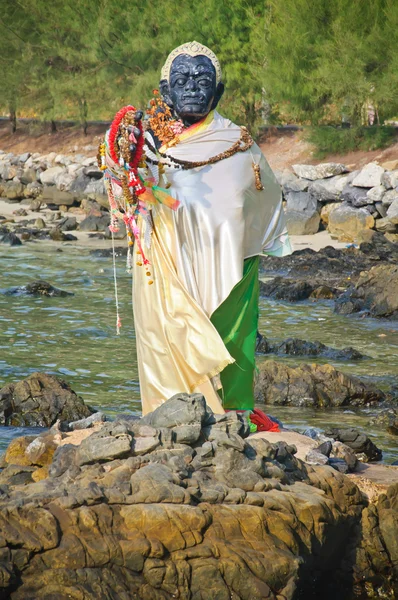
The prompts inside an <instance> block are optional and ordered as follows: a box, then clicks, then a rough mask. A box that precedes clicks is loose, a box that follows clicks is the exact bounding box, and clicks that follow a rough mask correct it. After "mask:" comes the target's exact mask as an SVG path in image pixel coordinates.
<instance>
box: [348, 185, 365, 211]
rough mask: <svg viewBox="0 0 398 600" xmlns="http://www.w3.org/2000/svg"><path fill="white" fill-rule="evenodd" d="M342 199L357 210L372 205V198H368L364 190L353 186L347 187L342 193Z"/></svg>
mask: <svg viewBox="0 0 398 600" xmlns="http://www.w3.org/2000/svg"><path fill="white" fill-rule="evenodd" d="M341 199H342V200H343V202H348V204H352V206H355V208H360V207H361V206H366V205H367V204H369V203H370V201H371V200H370V198H369V197H368V192H367V190H366V189H364V188H360V187H353V186H352V185H346V186H345V188H344V189H343V191H342V193H341Z"/></svg>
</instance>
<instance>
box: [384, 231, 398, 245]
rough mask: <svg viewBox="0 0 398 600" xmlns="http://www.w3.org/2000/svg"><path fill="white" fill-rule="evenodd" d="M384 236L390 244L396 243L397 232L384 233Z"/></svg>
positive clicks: (397, 242)
mask: <svg viewBox="0 0 398 600" xmlns="http://www.w3.org/2000/svg"><path fill="white" fill-rule="evenodd" d="M384 237H385V238H386V239H387V240H388V241H389V242H391V243H392V244H398V233H386V234H384Z"/></svg>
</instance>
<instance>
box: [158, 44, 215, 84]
mask: <svg viewBox="0 0 398 600" xmlns="http://www.w3.org/2000/svg"><path fill="white" fill-rule="evenodd" d="M181 54H188V55H189V56H207V58H209V59H210V60H211V62H212V63H213V66H214V68H215V70H216V80H217V83H220V81H221V66H220V62H219V60H218V58H217V56H216V55H215V54H214V52H212V50H210V48H208V47H207V46H203V44H199V42H187V43H186V44H182V45H181V46H178V48H175V49H174V50H173V51H172V52H170V54H169V55H168V57H167V60H166V62H165V63H164V65H163V68H162V71H161V75H160V78H161V79H166V80H167V81H168V80H169V78H170V69H171V64H172V62H173V60H174V59H175V58H177V56H180V55H181Z"/></svg>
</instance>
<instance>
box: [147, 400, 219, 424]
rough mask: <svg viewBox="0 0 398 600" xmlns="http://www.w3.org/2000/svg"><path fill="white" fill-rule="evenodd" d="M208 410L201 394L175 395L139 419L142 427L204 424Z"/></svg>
mask: <svg viewBox="0 0 398 600" xmlns="http://www.w3.org/2000/svg"><path fill="white" fill-rule="evenodd" d="M208 417H209V408H208V407H207V405H206V402H205V399H204V396H202V395H201V394H191V395H189V394H176V395H175V396H173V397H172V398H170V399H169V400H167V402H165V403H164V404H162V405H161V406H159V408H157V409H156V410H154V411H153V412H152V413H149V414H148V415H145V416H144V417H142V419H141V424H142V425H151V426H152V427H177V426H179V425H191V424H194V423H199V422H200V423H201V424H202V425H203V424H204V423H205V422H206V420H207V419H208Z"/></svg>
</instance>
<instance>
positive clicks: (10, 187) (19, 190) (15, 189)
mask: <svg viewBox="0 0 398 600" xmlns="http://www.w3.org/2000/svg"><path fill="white" fill-rule="evenodd" d="M3 194H4V195H5V196H6V198H8V199H9V200H22V198H23V197H24V186H23V185H22V183H21V182H20V181H8V182H7V183H6V185H5V186H4V190H3Z"/></svg>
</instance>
